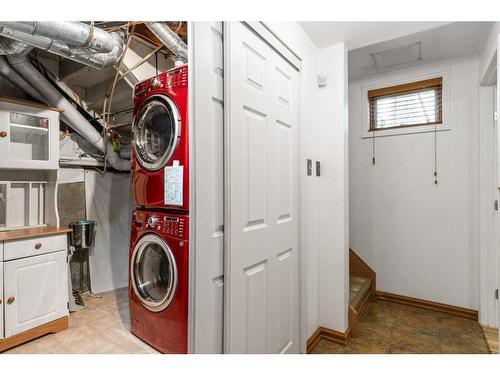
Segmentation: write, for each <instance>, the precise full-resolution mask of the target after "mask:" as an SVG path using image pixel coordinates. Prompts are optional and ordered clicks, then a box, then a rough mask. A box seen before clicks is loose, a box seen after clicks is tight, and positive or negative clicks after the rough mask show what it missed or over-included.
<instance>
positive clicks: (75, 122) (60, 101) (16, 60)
mask: <svg viewBox="0 0 500 375" xmlns="http://www.w3.org/2000/svg"><path fill="white" fill-rule="evenodd" d="M7 59H8V61H9V64H10V65H11V66H12V68H13V69H14V70H16V71H17V72H18V73H19V74H20V75H21V76H22V77H24V79H26V80H27V81H28V82H29V83H30V84H31V85H32V86H33V87H35V88H36V89H37V90H38V91H39V92H40V93H41V94H42V95H43V96H44V97H45V98H46V99H47V102H48V104H49V105H51V106H53V107H57V108H61V109H62V110H64V112H63V113H62V114H61V117H62V119H63V120H64V122H66V123H67V124H68V125H69V126H70V127H71V128H72V129H73V130H75V131H76V132H77V133H78V134H80V135H81V136H82V137H83V138H85V139H86V140H87V141H88V142H89V143H91V144H92V145H93V146H94V147H96V148H97V149H99V150H100V151H102V152H106V151H107V155H106V156H107V160H108V163H109V164H110V165H111V166H112V167H113V168H115V169H116V170H120V171H124V170H130V161H129V160H123V159H121V158H120V156H119V155H118V153H116V152H115V151H114V150H113V147H112V146H111V144H108V147H107V150H106V147H105V144H104V140H103V137H102V135H101V133H99V132H98V131H97V130H96V129H95V128H94V127H93V126H92V125H91V124H90V123H89V122H88V121H87V120H86V119H85V118H84V117H83V116H82V115H81V114H80V112H78V110H77V109H76V108H75V107H73V105H72V104H71V103H70V102H69V101H68V100H67V99H66V98H65V97H64V96H63V95H62V94H61V93H60V92H59V91H58V90H57V89H55V88H54V87H53V86H52V85H51V83H50V82H49V81H47V79H46V78H45V77H44V76H43V75H42V74H41V73H40V72H39V71H38V70H37V69H36V68H35V67H34V66H33V65H32V64H31V63H30V62H29V61H28V59H27V57H26V55H23V54H21V55H11V56H9V57H8V58H7Z"/></svg>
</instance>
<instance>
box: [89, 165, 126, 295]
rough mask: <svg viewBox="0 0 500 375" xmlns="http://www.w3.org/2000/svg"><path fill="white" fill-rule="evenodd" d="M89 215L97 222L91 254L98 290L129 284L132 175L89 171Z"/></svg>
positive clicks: (95, 289) (93, 284) (95, 285)
mask: <svg viewBox="0 0 500 375" xmlns="http://www.w3.org/2000/svg"><path fill="white" fill-rule="evenodd" d="M85 201H86V205H87V219H88V220H95V221H96V222H97V235H96V246H95V248H94V255H93V256H91V258H90V272H91V275H92V289H93V291H94V292H96V293H99V292H104V291H107V290H112V289H117V288H123V287H126V286H127V285H128V257H129V249H130V218H131V216H132V211H131V209H132V204H131V195H130V175H129V174H125V173H110V172H107V173H105V174H103V175H101V174H100V173H99V172H96V171H90V170H86V171H85Z"/></svg>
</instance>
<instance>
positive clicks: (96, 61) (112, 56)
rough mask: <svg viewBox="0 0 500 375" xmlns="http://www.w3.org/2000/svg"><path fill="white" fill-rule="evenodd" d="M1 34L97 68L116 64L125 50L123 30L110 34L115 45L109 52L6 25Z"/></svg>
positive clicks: (0, 31)
mask: <svg viewBox="0 0 500 375" xmlns="http://www.w3.org/2000/svg"><path fill="white" fill-rule="evenodd" d="M0 35H1V36H4V37H6V38H10V39H13V40H15V41H18V42H22V43H26V44H28V45H30V46H33V47H36V48H38V49H42V50H44V51H48V52H52V53H54V54H56V55H59V56H62V57H65V58H67V59H70V60H73V61H76V62H79V63H81V64H84V65H87V66H91V67H93V68H96V69H102V68H104V67H106V66H112V65H114V64H115V63H116V62H117V61H118V59H119V58H120V56H121V54H122V52H123V34H122V33H121V32H116V33H112V34H110V35H111V38H112V40H113V41H114V42H113V43H114V47H113V49H112V51H111V52H108V53H97V52H92V51H89V50H88V49H87V48H81V47H73V46H69V45H68V44H66V43H64V42H61V41H59V40H55V39H50V38H47V37H44V36H40V35H32V34H28V33H24V32H20V31H17V30H12V29H9V28H8V27H6V26H3V27H2V26H0ZM2 39H4V38H2Z"/></svg>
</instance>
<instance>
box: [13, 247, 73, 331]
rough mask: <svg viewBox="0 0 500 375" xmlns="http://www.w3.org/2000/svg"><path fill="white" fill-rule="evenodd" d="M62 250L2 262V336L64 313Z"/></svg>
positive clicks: (65, 293)
mask: <svg viewBox="0 0 500 375" xmlns="http://www.w3.org/2000/svg"><path fill="white" fill-rule="evenodd" d="M67 275H68V271H67V263H66V251H59V252H57V253H51V254H45V255H39V256H34V257H29V258H23V259H18V260H13V261H9V262H4V298H5V305H4V313H5V327H4V328H5V337H10V336H13V335H16V334H18V333H20V332H23V331H26V330H29V329H31V328H34V327H37V326H39V325H42V324H45V323H48V322H50V321H52V320H55V319H58V318H61V317H63V316H65V315H67V314H68V305H67V301H68V281H67V277H68V276H67Z"/></svg>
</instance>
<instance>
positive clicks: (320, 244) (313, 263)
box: [268, 22, 349, 349]
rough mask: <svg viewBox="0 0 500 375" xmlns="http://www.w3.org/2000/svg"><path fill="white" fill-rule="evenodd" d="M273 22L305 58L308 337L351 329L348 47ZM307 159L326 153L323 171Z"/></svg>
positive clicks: (303, 207)
mask: <svg viewBox="0 0 500 375" xmlns="http://www.w3.org/2000/svg"><path fill="white" fill-rule="evenodd" d="M268 25H270V26H271V29H272V30H273V31H274V32H275V33H276V34H277V35H278V36H279V37H280V39H282V40H283V41H285V43H286V44H288V45H289V46H290V47H291V48H292V49H293V50H294V51H295V52H296V53H298V54H299V56H300V58H301V59H302V69H301V91H300V97H301V108H300V130H299V134H300V136H299V155H300V156H299V158H300V159H299V176H300V178H301V182H300V200H301V202H300V221H301V224H300V236H301V239H300V244H301V281H302V285H301V296H302V298H301V318H302V319H301V320H302V322H301V324H302V327H301V328H302V329H301V331H302V332H301V333H302V337H303V338H308V337H310V336H311V334H312V333H314V331H315V330H316V329H317V328H318V326H323V327H326V328H329V329H333V330H337V331H340V332H344V331H345V330H346V329H347V324H348V321H347V318H348V315H347V311H348V298H349V296H348V284H349V275H348V272H349V271H348V270H349V266H348V261H349V259H348V249H349V229H348V228H349V214H348V212H349V207H348V175H347V169H348V152H347V150H348V147H347V144H348V135H347V134H348V132H347V130H348V122H347V116H348V101H347V99H348V96H347V86H348V83H347V50H346V48H345V45H344V44H343V43H340V44H337V45H334V46H332V47H329V48H325V49H321V50H319V49H317V48H316V46H315V45H314V43H313V42H312V41H311V40H310V39H309V37H308V36H307V35H306V34H305V33H304V31H303V30H302V29H301V28H300V26H299V25H298V24H297V23H295V22H285V23H272V24H268ZM318 73H324V74H327V75H328V86H327V87H325V88H322V89H318ZM307 159H312V161H313V163H314V162H315V161H316V160H319V161H321V169H322V174H321V176H320V177H315V176H314V173H313V176H306V160H307ZM303 344H304V345H305V342H304V343H303ZM303 349H304V348H303Z"/></svg>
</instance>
